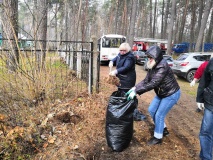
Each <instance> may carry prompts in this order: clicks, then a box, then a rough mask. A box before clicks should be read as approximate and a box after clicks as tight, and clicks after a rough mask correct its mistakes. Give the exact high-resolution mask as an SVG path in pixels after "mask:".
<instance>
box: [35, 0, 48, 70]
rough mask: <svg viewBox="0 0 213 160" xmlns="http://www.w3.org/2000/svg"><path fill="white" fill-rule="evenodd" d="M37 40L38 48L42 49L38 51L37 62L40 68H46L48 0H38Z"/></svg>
mask: <svg viewBox="0 0 213 160" xmlns="http://www.w3.org/2000/svg"><path fill="white" fill-rule="evenodd" d="M37 3H38V10H37V38H38V39H37V42H38V43H36V49H38V50H41V51H40V52H36V62H37V64H38V70H41V69H44V62H45V58H46V40H47V10H48V5H47V4H48V3H47V0H37Z"/></svg>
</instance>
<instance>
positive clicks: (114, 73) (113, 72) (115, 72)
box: [109, 70, 118, 76]
mask: <svg viewBox="0 0 213 160" xmlns="http://www.w3.org/2000/svg"><path fill="white" fill-rule="evenodd" d="M116 74H118V71H117V70H114V71H112V72H110V73H109V75H110V76H116Z"/></svg>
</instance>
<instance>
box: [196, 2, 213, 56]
mask: <svg viewBox="0 0 213 160" xmlns="http://www.w3.org/2000/svg"><path fill="white" fill-rule="evenodd" d="M211 7H212V0H208V1H207V3H206V5H205V11H204V14H203V18H202V20H201V27H200V31H199V35H198V38H197V42H196V46H195V51H196V52H199V51H200V46H201V44H202V39H203V35H204V30H205V27H206V22H207V20H208V16H209V13H210V9H211Z"/></svg>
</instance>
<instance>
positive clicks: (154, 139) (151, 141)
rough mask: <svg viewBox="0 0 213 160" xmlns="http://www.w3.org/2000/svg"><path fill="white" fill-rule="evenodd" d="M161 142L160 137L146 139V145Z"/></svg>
mask: <svg viewBox="0 0 213 160" xmlns="http://www.w3.org/2000/svg"><path fill="white" fill-rule="evenodd" d="M161 143H162V139H158V138H155V137H152V138H151V139H150V140H149V141H148V143H147V144H148V145H155V144H161Z"/></svg>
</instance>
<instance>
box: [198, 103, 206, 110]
mask: <svg viewBox="0 0 213 160" xmlns="http://www.w3.org/2000/svg"><path fill="white" fill-rule="evenodd" d="M197 107H198V108H199V109H200V110H203V109H204V108H205V107H204V103H197Z"/></svg>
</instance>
